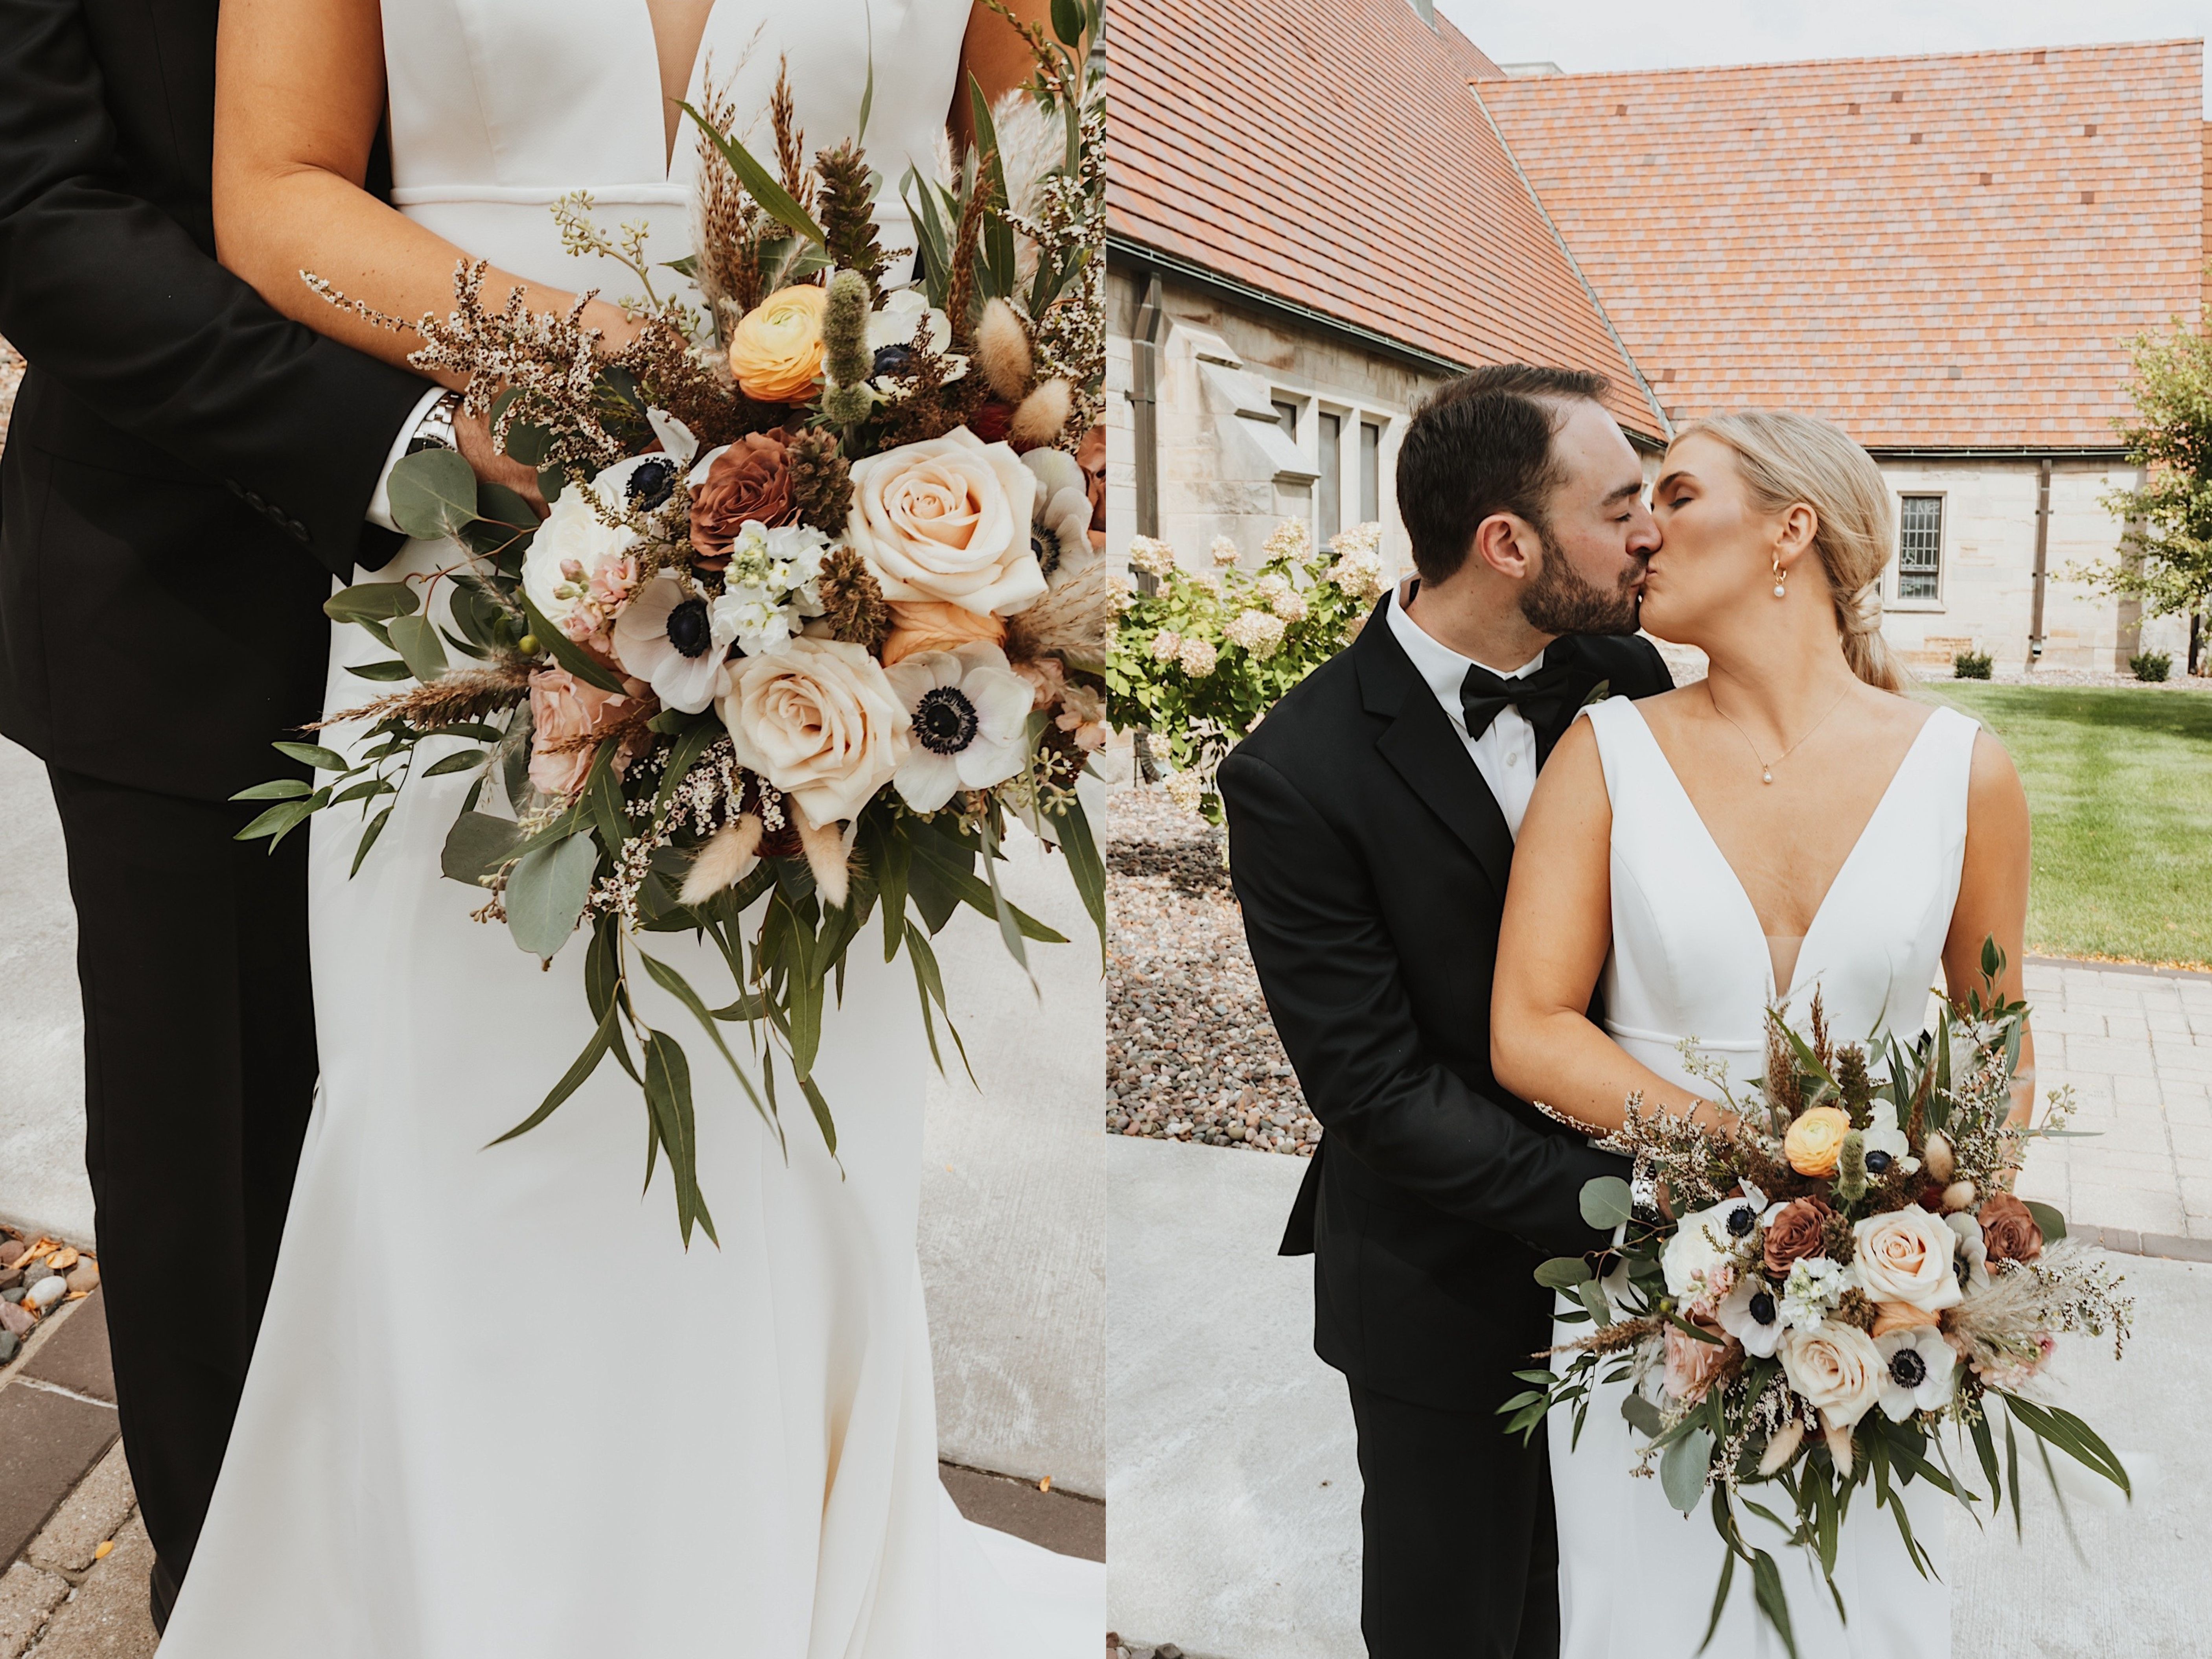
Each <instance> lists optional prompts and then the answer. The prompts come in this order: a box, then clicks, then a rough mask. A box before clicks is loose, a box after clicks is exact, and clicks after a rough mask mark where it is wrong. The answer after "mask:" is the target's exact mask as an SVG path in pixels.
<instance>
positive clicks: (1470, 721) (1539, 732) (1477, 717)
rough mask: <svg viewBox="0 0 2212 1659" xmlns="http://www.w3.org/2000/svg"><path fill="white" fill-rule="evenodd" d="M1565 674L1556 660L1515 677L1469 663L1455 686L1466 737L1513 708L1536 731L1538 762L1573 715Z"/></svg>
mask: <svg viewBox="0 0 2212 1659" xmlns="http://www.w3.org/2000/svg"><path fill="white" fill-rule="evenodd" d="M1568 676H1569V671H1568V668H1567V665H1566V664H1565V663H1563V662H1559V661H1556V660H1554V661H1549V662H1547V663H1546V664H1545V665H1543V666H1542V667H1541V668H1540V669H1538V670H1537V671H1535V672H1534V673H1533V674H1527V675H1523V676H1522V677H1521V678H1518V679H1508V678H1505V676H1504V675H1503V674H1493V673H1492V672H1491V671H1489V670H1488V669H1487V668H1485V667H1484V666H1483V665H1481V664H1480V663H1474V664H1470V665H1468V671H1467V678H1465V679H1463V680H1462V681H1461V682H1460V686H1459V706H1460V709H1461V711H1462V714H1464V715H1465V717H1466V720H1467V734H1468V737H1470V738H1479V737H1480V736H1481V735H1482V734H1483V733H1484V732H1487V731H1488V730H1490V723H1491V722H1492V720H1496V719H1497V718H1498V715H1499V714H1503V713H1504V711H1505V710H1506V709H1507V708H1509V707H1510V708H1517V709H1519V710H1520V711H1521V715H1522V719H1524V720H1527V721H1528V724H1529V725H1530V726H1534V728H1535V730H1536V757H1537V763H1538V764H1540V765H1541V763H1543V762H1544V761H1545V760H1546V759H1547V758H1548V757H1550V755H1551V752H1552V745H1553V744H1555V743H1557V742H1558V741H1559V737H1560V735H1561V733H1563V732H1565V730H1566V726H1567V721H1568V720H1571V719H1572V718H1573V715H1574V712H1575V711H1574V708H1573V705H1572V702H1571V696H1572V688H1571V686H1570V685H1569V684H1568Z"/></svg>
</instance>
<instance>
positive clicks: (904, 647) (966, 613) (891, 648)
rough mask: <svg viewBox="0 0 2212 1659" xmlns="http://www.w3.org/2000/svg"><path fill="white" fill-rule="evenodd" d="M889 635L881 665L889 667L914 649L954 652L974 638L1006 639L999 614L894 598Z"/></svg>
mask: <svg viewBox="0 0 2212 1659" xmlns="http://www.w3.org/2000/svg"><path fill="white" fill-rule="evenodd" d="M890 613H891V632H890V638H889V639H887V640H885V641H884V667H886V668H889V667H891V666H892V665H894V664H896V663H897V662H899V661H901V660H902V659H905V658H908V657H911V656H912V655H914V653H915V652H917V651H957V650H958V649H959V648H960V647H962V646H963V645H972V644H974V643H975V641H977V640H984V641H988V642H989V643H991V644H993V645H1004V644H1005V643H1006V621H1005V619H1004V618H1003V617H979V616H977V615H976V614H975V612H974V611H970V610H969V609H968V608H967V607H966V606H965V605H946V604H944V603H943V602H941V601H938V600H927V599H911V600H910V599H894V600H893V601H892V602H891V605H890Z"/></svg>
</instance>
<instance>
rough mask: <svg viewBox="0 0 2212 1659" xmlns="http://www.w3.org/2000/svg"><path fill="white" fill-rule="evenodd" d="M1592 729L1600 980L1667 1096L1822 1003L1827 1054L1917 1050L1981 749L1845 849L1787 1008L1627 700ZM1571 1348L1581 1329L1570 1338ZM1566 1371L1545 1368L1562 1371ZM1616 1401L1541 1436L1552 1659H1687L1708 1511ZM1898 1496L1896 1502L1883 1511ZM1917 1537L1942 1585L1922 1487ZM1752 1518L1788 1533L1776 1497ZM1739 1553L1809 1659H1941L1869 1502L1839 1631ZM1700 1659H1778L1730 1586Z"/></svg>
mask: <svg viewBox="0 0 2212 1659" xmlns="http://www.w3.org/2000/svg"><path fill="white" fill-rule="evenodd" d="M1583 713H1584V714H1586V715H1587V716H1588V717H1589V722H1590V726H1591V728H1592V730H1593V731H1594V732H1595V733H1596V736H1597V743H1598V752H1599V755H1600V757H1601V762H1602V764H1603V768H1604V772H1605V787H1606V793H1607V796H1608V797H1609V798H1610V799H1611V801H1612V804H1613V843H1612V844H1613V853H1612V889H1613V950H1612V954H1611V955H1610V956H1609V957H1607V962H1606V967H1605V973H1604V980H1603V987H1604V994H1605V1010H1606V1030H1607V1031H1608V1032H1609V1033H1610V1034H1611V1035H1612V1036H1613V1040H1614V1041H1615V1042H1619V1043H1620V1046H1621V1047H1622V1048H1626V1050H1627V1051H1628V1052H1629V1053H1630V1054H1633V1055H1634V1056H1635V1057H1636V1058H1637V1059H1638V1060H1640V1061H1642V1062H1643V1063H1644V1065H1646V1066H1650V1068H1651V1069H1652V1070H1653V1071H1655V1072H1656V1073H1659V1074H1660V1075H1661V1076H1662V1077H1665V1078H1670V1079H1675V1080H1677V1081H1679V1082H1680V1083H1681V1084H1683V1085H1685V1086H1686V1087H1688V1088H1692V1089H1696V1090H1699V1091H1700V1092H1709V1091H1710V1089H1711V1085H1709V1084H1705V1083H1702V1082H1700V1081H1699V1079H1695V1078H1693V1077H1692V1075H1691V1074H1690V1073H1688V1072H1687V1071H1686V1069H1685V1067H1684V1066H1683V1062H1682V1055H1681V1054H1680V1049H1679V1048H1678V1047H1677V1045H1678V1044H1679V1043H1680V1042H1681V1040H1682V1039H1683V1038H1685V1037H1694V1038H1695V1039H1697V1042H1698V1046H1699V1048H1700V1049H1701V1050H1702V1051H1703V1052H1704V1053H1705V1054H1707V1055H1709V1056H1711V1057H1713V1058H1716V1059H1719V1060H1725V1061H1726V1062H1728V1065H1729V1079H1730V1080H1731V1082H1733V1083H1735V1084H1738V1085H1741V1084H1744V1083H1747V1082H1749V1081H1750V1080H1751V1079H1753V1078H1755V1077H1757V1076H1758V1075H1759V1073H1761V1072H1763V1071H1764V1070H1765V1064H1764V1061H1765V1036H1764V1032H1765V1008H1766V1006H1767V1005H1768V1004H1769V1003H1770V1002H1771V1001H1777V1000H1780V1001H1783V1002H1784V1006H1786V1008H1787V1010H1788V1012H1789V1017H1790V1019H1791V1021H1792V1023H1793V1024H1796V1026H1797V1027H1798V1028H1799V1029H1800V1030H1804V1029H1805V1028H1806V1016H1807V1014H1808V1011H1809V1009H1810V1007H1811V1006H1812V1000H1813V994H1814V991H1815V990H1816V989H1817V990H1818V991H1819V992H1820V999H1821V1006H1822V1008H1823V1011H1824V1012H1825V1014H1826V1018H1827V1022H1828V1025H1829V1028H1830V1030H1832V1031H1833V1032H1834V1033H1835V1034H1836V1035H1837V1036H1838V1038H1841V1039H1859V1038H1863V1037H1865V1036H1869V1035H1871V1034H1872V1033H1874V1032H1875V1031H1878V1030H1889V1031H1893V1032H1896V1033H1898V1034H1899V1035H1900V1036H1908V1035H1911V1034H1913V1033H1917V1032H1918V1031H1919V1030H1922V1029H1923V1024H1924V1022H1925V1019H1926V1017H1927V1012H1928V1003H1929V987H1930V986H1931V985H1933V984H1934V983H1935V981H1936V975H1937V971H1938V967H1939V964H1940V962H1941V959H1942V950H1943V941H1944V939H1945V938H1946V936H1947V935H1948V933H1949V932H1950V928H1951V912H1952V908H1953V907H1954V904H1955V903H1956V902H1957V899H1958V894H1959V875H1960V865H1961V861H1962V860H1963V858H1964V855H1965V850H1966V787H1967V780H1968V775H1969V771H1970V769H1971V768H1972V757H1973V747H1974V737H1975V732H1976V731H1977V729H1978V728H1977V727H1976V726H1975V724H1974V722H1973V721H1972V720H1970V719H1968V718H1967V717H1966V716H1965V715H1963V714H1958V713H1956V712H1955V711H1954V710H1950V709H1943V708H1939V709H1937V710H1936V712H1935V714H1933V715H1931V716H1930V717H1929V720H1928V722H1927V723H1926V724H1925V725H1924V726H1922V727H1921V729H1920V732H1919V733H1918V734H1917V737H1916V738H1914V740H1913V743H1912V746H1911V750H1909V751H1908V752H1907V753H1906V755H1905V760H1904V762H1903V763H1902V764H1901V765H1900V766H1899V768H1898V770H1897V773H1896V775H1895V776H1894V778H1893V780H1892V781H1891V782H1890V784H1889V787H1888V789H1887V793H1885V794H1884V795H1883V796H1882V798H1881V804H1880V805H1879V806H1877V807H1876V808H1875V813H1874V816H1873V817H1872V818H1871V819H1869V821H1868V823H1867V826H1866V829H1865V830H1864V832H1863V834H1862V835H1861V836H1859V839H1858V842H1857V845H1856V846H1855V847H1854V848H1852V849H1851V852H1850V856H1849V857H1848V858H1847V859H1846V860H1844V866H1843V868H1842V869H1841V870H1840V871H1838V872H1837V875H1836V878H1835V882H1834V884H1833V885H1832V886H1831V887H1830V888H1829V890H1828V891H1827V894H1826V897H1824V898H1823V899H1822V900H1821V902H1820V909H1819V911H1818V913H1817V914H1816V915H1814V920H1813V922H1812V926H1811V927H1809V928H1808V931H1807V933H1806V934H1805V937H1804V939H1803V941H1802V945H1801V946H1800V949H1799V951H1798V954H1797V965H1796V972H1795V974H1794V975H1792V977H1791V982H1790V986H1789V987H1788V992H1789V994H1788V996H1787V998H1786V999H1783V998H1778V995H1777V987H1776V985H1775V978H1774V969H1773V966H1772V958H1771V956H1770V953H1769V951H1768V945H1767V940H1766V939H1765V935H1764V933H1762V930H1761V927H1760V924H1759V916H1758V913H1757V912H1756V911H1754V910H1753V908H1752V904H1751V901H1750V899H1749V898H1748V897H1747V896H1746V895H1745V892H1744V889H1743V885H1742V884H1741V882H1740V881H1739V880H1738V879H1737V878H1736V876H1735V872H1734V871H1733V870H1732V869H1731V868H1730V867H1729V863H1728V861H1727V860H1726V859H1724V858H1723V856H1722V855H1721V851H1720V848H1719V847H1718V846H1717V845H1716V844H1715V842H1714V841H1713V838H1712V836H1711V832H1710V831H1708V830H1707V829H1706V828H1705V822H1704V820H1703V819H1701V818H1700V817H1699V816H1698V812H1697V809H1696V808H1695V807H1694V806H1693V805H1692V804H1691V801H1690V798H1689V796H1688V794H1687V793H1686V792H1685V791H1684V790H1683V788H1682V785H1681V781H1680V779H1679V778H1678V777H1677V776H1676V775H1675V773H1674V768H1673V767H1672V766H1671V765H1670V764H1669V763H1668V760H1667V757H1666V755H1665V754H1664V753H1663V752H1662V750H1661V749H1660V747H1659V744H1658V743H1657V742H1656V740H1655V739H1654V738H1653V737H1652V735H1651V730H1650V726H1648V725H1646V724H1645V722H1644V715H1643V713H1642V711H1641V710H1639V709H1638V708H1637V706H1636V705H1635V703H1633V702H1631V701H1629V700H1628V699H1627V698H1626V697H1616V698H1613V699H1612V700H1611V701H1609V702H1600V703H1596V704H1595V705H1593V706H1592V707H1590V708H1588V709H1585V710H1584V711H1583ZM1587 1330H1588V1327H1587V1326H1575V1325H1560V1326H1558V1327H1556V1331H1557V1335H1556V1336H1555V1339H1554V1340H1558V1341H1561V1342H1566V1341H1571V1340H1573V1339H1574V1338H1575V1337H1577V1336H1578V1335H1581V1334H1584V1333H1585V1332H1586V1331H1587ZM1554 1364H1557V1365H1564V1364H1565V1360H1564V1359H1561V1360H1558V1361H1555V1362H1554ZM1625 1388H1626V1384H1623V1383H1616V1384H1613V1385H1612V1386H1610V1387H1603V1388H1601V1389H1600V1390H1599V1391H1598V1393H1597V1395H1596V1396H1595V1398H1594V1400H1593V1401H1591V1404H1590V1408H1589V1419H1588V1420H1587V1422H1586V1424H1585V1425H1584V1427H1583V1434H1582V1440H1581V1444H1580V1445H1579V1446H1578V1447H1577V1448H1575V1449H1569V1442H1570V1438H1571V1419H1569V1417H1568V1415H1567V1413H1565V1412H1559V1413H1553V1418H1552V1420H1551V1423H1550V1425H1549V1436H1548V1437H1549V1442H1550V1447H1551V1460H1552V1483H1553V1494H1554V1497H1555V1498H1556V1500H1557V1504H1558V1511H1559V1607H1560V1615H1561V1638H1560V1644H1559V1651H1560V1655H1561V1659H1690V1656H1691V1655H1692V1654H1694V1653H1695V1652H1697V1650H1698V1644H1699V1641H1700V1640H1701V1639H1702V1638H1703V1637H1704V1635H1705V1626H1706V1622H1707V1620H1709V1619H1710V1618H1711V1613H1712V1601H1713V1592H1714V1589H1715V1588H1716V1587H1717V1584H1718V1583H1719V1580H1720V1572H1721V1565H1722V1558H1723V1547H1722V1545H1721V1543H1720V1541H1719V1538H1718V1536H1717V1534H1716V1533H1715V1532H1714V1530H1713V1526H1712V1521H1711V1515H1710V1513H1709V1511H1708V1510H1707V1509H1706V1508H1705V1506H1704V1505H1703V1504H1700V1505H1699V1507H1698V1508H1697V1509H1696V1510H1693V1511H1692V1513H1691V1514H1689V1515H1688V1516H1683V1515H1681V1514H1680V1513H1679V1512H1678V1511H1676V1510H1674V1508H1673V1507H1671V1506H1670V1505H1669V1504H1668V1502H1667V1499H1666V1496H1665V1494H1664V1493H1663V1492H1662V1491H1661V1490H1660V1486H1659V1482H1658V1480H1656V1478H1653V1479H1641V1480H1639V1479H1636V1478H1633V1477H1632V1476H1631V1474H1630V1473H1629V1470H1630V1468H1631V1466H1632V1461H1633V1454H1632V1449H1631V1440H1632V1436H1631V1433H1630V1430H1629V1426H1628V1425H1627V1423H1626V1421H1625V1420H1624V1419H1622V1417H1621V1415H1620V1400H1621V1395H1622V1392H1623V1390H1624V1389H1625ZM1896 1490H1898V1489H1897V1488H1895V1487H1893V1492H1894V1491H1896ZM1903 1490H1904V1492H1905V1502H1906V1504H1907V1506H1908V1507H1907V1513H1908V1515H1909V1516H1910V1518H1911V1522H1912V1531H1913V1536H1914V1537H1915V1538H1916V1539H1917V1540H1918V1541H1919V1542H1920V1543H1921V1545H1922V1546H1923V1547H1924V1548H1925V1549H1926V1551H1927V1553H1929V1555H1930V1556H1931V1557H1932V1558H1933V1559H1934V1561H1935V1565H1936V1571H1937V1572H1939V1573H1940V1572H1942V1571H1944V1565H1943V1564H1944V1559H1945V1550H1944V1536H1943V1529H1944V1520H1945V1515H1946V1512H1947V1510H1948V1509H1949V1508H1950V1507H1951V1500H1950V1499H1949V1498H1946V1497H1944V1496H1943V1495H1942V1493H1940V1492H1936V1491H1935V1490H1934V1489H1933V1488H1932V1487H1930V1486H1928V1485H1927V1483H1926V1482H1924V1481H1916V1482H1914V1483H1913V1484H1912V1485H1911V1486H1910V1487H1906V1488H1904V1489H1903ZM1753 1496H1755V1497H1758V1498H1759V1501H1761V1502H1764V1503H1765V1504H1766V1506H1767V1507H1768V1508H1770V1509H1774V1510H1777V1512H1778V1513H1782V1514H1787V1513H1788V1510H1789V1500H1788V1498H1786V1496H1784V1494H1782V1492H1781V1489H1780V1488H1779V1487H1778V1486H1774V1487H1769V1488H1766V1489H1765V1491H1764V1492H1759V1491H1758V1490H1757V1489H1754V1490H1753ZM1743 1532H1744V1538H1745V1541H1746V1542H1747V1543H1748V1544H1750V1545H1752V1546H1753V1547H1758V1548H1763V1549H1765V1551H1766V1552H1767V1553H1769V1554H1771V1556H1773V1557H1774V1559H1775V1564H1776V1565H1778V1567H1779V1568H1780V1569H1781V1571H1782V1577H1783V1583H1784V1588H1785V1589H1786V1590H1787V1592H1788V1595H1789V1601H1790V1619H1791V1621H1792V1623H1793V1625H1794V1626H1795V1629H1796V1637H1797V1651H1798V1653H1799V1655H1800V1656H1801V1659H1941V1656H1944V1655H1948V1653H1949V1652H1950V1650H1951V1598H1950V1592H1949V1590H1948V1589H1947V1588H1946V1587H1945V1586H1944V1585H1943V1584H1942V1583H1941V1582H1940V1581H1939V1580H1937V1579H1932V1578H1923V1577H1921V1576H1920V1574H1919V1572H1918V1571H1917V1570H1916V1569H1915V1568H1914V1567H1913V1565H1912V1564H1911V1561H1910V1560H1909V1559H1907V1557H1906V1555H1905V1547H1904V1545H1903V1543H1902V1542H1901V1541H1899V1537H1898V1532H1897V1523H1896V1522H1895V1521H1894V1520H1893V1518H1892V1516H1891V1515H1890V1514H1889V1512H1888V1511H1887V1510H1877V1509H1876V1508H1875V1499H1874V1492H1873V1489H1872V1488H1871V1487H1869V1488H1866V1489H1864V1490H1863V1491H1861V1492H1859V1493H1858V1494H1857V1496H1856V1497H1854V1498H1853V1499H1852V1503H1851V1511H1850V1518H1849V1519H1848V1521H1847V1522H1845V1524H1844V1528H1843V1532H1842V1538H1841V1544H1840V1547H1839V1548H1838V1553H1837V1560H1836V1588H1837V1589H1838V1591H1840V1592H1841V1594H1842V1595H1843V1598H1844V1607H1846V1608H1847V1609H1848V1611H1849V1613H1850V1622H1849V1624H1848V1625H1847V1626H1846V1625H1844V1624H1841V1623H1839V1622H1838V1620H1837V1617H1836V1611H1835V1603H1834V1601H1832V1599H1831V1598H1830V1596H1829V1595H1828V1591H1827V1589H1826V1585H1825V1583H1823V1582H1822V1581H1821V1578H1820V1570H1819V1567H1818V1565H1816V1564H1814V1563H1813V1562H1812V1561H1811V1560H1810V1558H1809V1557H1808V1555H1807V1554H1806V1553H1804V1552H1803V1551H1802V1550H1800V1549H1797V1548H1796V1547H1792V1546H1790V1545H1789V1544H1788V1543H1787V1542H1786V1541H1785V1539H1786V1534H1784V1532H1783V1531H1782V1530H1781V1529H1780V1528H1776V1527H1773V1526H1771V1525H1770V1524H1769V1523H1767V1522H1763V1521H1760V1520H1759V1518H1758V1517H1756V1516H1749V1515H1746V1516H1744V1517H1743ZM1705 1651H1706V1652H1707V1653H1708V1654H1709V1655H1711V1656H1712V1659H1748V1656H1757V1659H1781V1656H1782V1655H1783V1653H1784V1648H1783V1646H1782V1644H1781V1642H1780V1640H1779V1639H1778V1638H1777V1637H1776V1635H1775V1634H1774V1632H1772V1631H1771V1630H1769V1629H1767V1628H1766V1627H1765V1624H1764V1622H1763V1621H1762V1620H1760V1618H1759V1614H1758V1612H1757V1609H1756V1607H1755V1606H1754V1605H1753V1600H1752V1594H1751V1574H1750V1571H1749V1570H1748V1569H1747V1568H1746V1567H1745V1566H1743V1565H1742V1564H1741V1563H1739V1564H1738V1570H1737V1571H1736V1574H1735V1583H1734V1586H1733V1588H1732V1589H1731V1590H1730V1593H1729V1605H1728V1609H1727V1611H1726V1613H1724V1614H1723V1619H1722V1621H1721V1626H1720V1629H1719V1630H1718V1631H1717V1632H1716V1633H1715V1634H1714V1637H1713V1641H1712V1645H1711V1647H1709V1648H1708V1649H1706V1650H1705Z"/></svg>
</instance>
